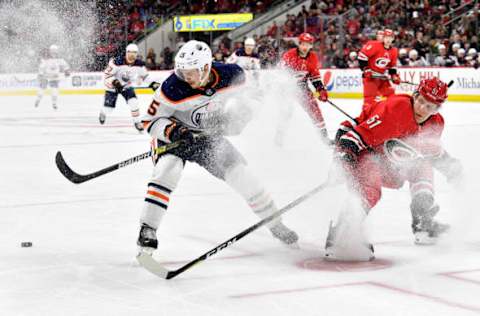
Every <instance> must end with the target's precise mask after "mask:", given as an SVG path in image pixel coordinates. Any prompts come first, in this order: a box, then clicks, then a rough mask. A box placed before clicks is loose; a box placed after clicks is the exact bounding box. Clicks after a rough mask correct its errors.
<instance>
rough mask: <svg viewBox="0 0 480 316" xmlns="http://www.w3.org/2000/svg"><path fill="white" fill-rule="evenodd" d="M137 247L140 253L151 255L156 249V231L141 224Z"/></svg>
mask: <svg viewBox="0 0 480 316" xmlns="http://www.w3.org/2000/svg"><path fill="white" fill-rule="evenodd" d="M137 245H138V246H139V251H140V252H146V253H149V254H151V253H153V251H155V250H156V249H157V247H158V240H157V231H156V230H155V229H154V228H152V227H150V226H148V225H147V224H142V227H141V228H140V233H139V235H138V240H137Z"/></svg>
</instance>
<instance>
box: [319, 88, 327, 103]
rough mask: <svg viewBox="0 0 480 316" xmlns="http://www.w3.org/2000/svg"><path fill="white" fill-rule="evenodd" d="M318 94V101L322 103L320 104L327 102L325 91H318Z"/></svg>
mask: <svg viewBox="0 0 480 316" xmlns="http://www.w3.org/2000/svg"><path fill="white" fill-rule="evenodd" d="M318 93H319V99H320V101H322V102H327V101H328V92H327V90H325V89H322V90H320V91H318Z"/></svg>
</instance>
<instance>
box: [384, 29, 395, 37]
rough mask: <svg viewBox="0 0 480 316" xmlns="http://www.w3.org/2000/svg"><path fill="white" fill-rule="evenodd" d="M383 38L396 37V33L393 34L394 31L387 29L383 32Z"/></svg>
mask: <svg viewBox="0 0 480 316" xmlns="http://www.w3.org/2000/svg"><path fill="white" fill-rule="evenodd" d="M383 36H391V37H395V33H393V31H392V30H391V29H385V30H383Z"/></svg>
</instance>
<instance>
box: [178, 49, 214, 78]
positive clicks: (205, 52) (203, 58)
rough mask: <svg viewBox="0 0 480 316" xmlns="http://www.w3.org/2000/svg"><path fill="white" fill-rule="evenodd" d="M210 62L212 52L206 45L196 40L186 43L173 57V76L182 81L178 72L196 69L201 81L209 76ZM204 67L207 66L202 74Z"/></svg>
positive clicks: (181, 76)
mask: <svg viewBox="0 0 480 316" xmlns="http://www.w3.org/2000/svg"><path fill="white" fill-rule="evenodd" d="M212 60H213V57H212V51H211V49H210V47H208V45H207V44H206V43H204V42H200V41H196V40H191V41H188V42H186V43H185V44H184V45H183V46H182V48H180V50H179V51H178V53H177V55H176V56H175V75H177V77H178V78H180V79H182V80H183V75H182V73H181V71H180V70H187V69H198V70H199V71H200V78H201V81H203V80H205V79H206V78H207V77H208V75H209V74H210V69H211V67H212ZM205 65H207V66H208V70H207V71H206V72H205V73H204V68H205Z"/></svg>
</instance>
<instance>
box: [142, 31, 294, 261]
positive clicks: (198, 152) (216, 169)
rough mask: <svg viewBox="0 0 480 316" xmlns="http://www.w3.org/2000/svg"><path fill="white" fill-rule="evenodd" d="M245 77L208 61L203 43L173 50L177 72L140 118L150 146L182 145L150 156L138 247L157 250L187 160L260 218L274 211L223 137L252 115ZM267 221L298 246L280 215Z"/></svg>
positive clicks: (281, 237) (275, 233) (209, 56)
mask: <svg viewBox="0 0 480 316" xmlns="http://www.w3.org/2000/svg"><path fill="white" fill-rule="evenodd" d="M244 81H245V74H244V71H243V70H242V68H240V67H239V66H238V65H234V64H222V63H212V52H211V50H210V48H209V47H208V45H207V44H205V43H204V42H199V41H195V40H192V41H189V42H187V43H185V44H184V45H183V46H182V48H181V49H180V50H179V52H178V53H177V55H176V57H175V72H174V73H173V74H172V75H170V77H168V78H167V79H166V80H165V81H164V82H163V83H162V85H161V87H160V88H159V89H158V90H157V91H156V93H155V95H154V98H153V101H152V103H151V105H150V107H149V108H148V110H147V114H146V115H145V116H144V118H143V119H142V121H143V123H144V126H145V128H146V130H147V132H148V133H149V134H150V135H151V136H152V137H153V142H152V144H153V146H154V148H155V147H156V146H161V145H165V144H168V143H176V142H180V146H179V147H176V148H175V149H173V150H170V151H168V153H166V154H163V155H161V156H159V157H154V159H153V160H154V170H153V175H152V177H151V179H150V181H149V183H148V187H147V193H146V196H145V202H144V206H143V211H142V214H141V217H140V225H141V228H140V234H139V237H138V241H137V244H138V245H139V246H140V248H141V250H143V251H147V252H151V251H153V250H154V249H156V248H157V244H158V242H157V237H156V230H157V228H158V227H159V225H160V222H161V220H162V218H163V216H164V215H165V214H166V212H167V208H168V205H169V202H170V195H171V194H172V192H173V191H174V190H175V188H176V186H177V184H178V181H179V180H180V176H181V173H182V171H183V168H184V166H185V164H186V162H194V163H197V164H198V165H200V166H202V167H203V168H205V169H206V170H207V171H208V172H209V173H210V174H212V175H213V176H215V177H217V178H219V179H221V180H223V181H225V182H226V183H227V184H228V185H229V186H230V187H232V188H233V189H234V190H235V191H236V192H237V193H239V194H240V195H241V196H242V197H243V198H244V199H245V201H246V202H247V203H248V205H249V206H250V208H251V209H252V211H253V212H254V213H255V214H257V215H258V216H259V217H261V218H265V217H267V216H269V215H271V214H272V213H274V212H276V211H277V207H276V206H275V203H274V202H273V200H272V198H271V196H270V194H268V193H267V191H266V190H265V188H264V187H263V186H262V185H261V184H260V183H259V181H258V180H257V179H256V177H255V176H254V175H253V174H252V173H251V171H250V170H249V169H248V168H247V166H246V161H245V159H244V158H243V157H242V155H241V154H240V153H239V152H238V151H237V149H235V147H234V146H233V145H232V144H231V143H230V141H228V140H227V139H226V138H225V137H224V136H226V135H236V134H239V133H240V132H241V130H242V129H243V127H244V126H245V125H246V124H247V122H248V121H249V120H250V119H251V112H250V111H249V110H248V103H247V101H246V100H240V98H242V96H241V95H240V94H241V93H240V92H241V91H240V90H239V89H241V88H242V84H243V83H244ZM227 100H228V101H227ZM232 100H237V101H238V102H236V103H234V102H233V101H232ZM243 101H245V102H243ZM232 104H236V105H235V106H233V105H232ZM267 225H268V228H269V229H270V231H271V232H272V234H273V236H274V237H276V238H278V239H279V240H281V241H282V242H283V243H285V244H288V245H291V244H293V245H295V244H296V242H297V240H298V236H297V234H296V233H295V232H294V231H292V230H290V229H289V228H287V227H286V226H285V225H284V224H283V223H282V221H281V219H280V218H279V219H277V220H274V221H272V222H271V223H270V224H267Z"/></svg>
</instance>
